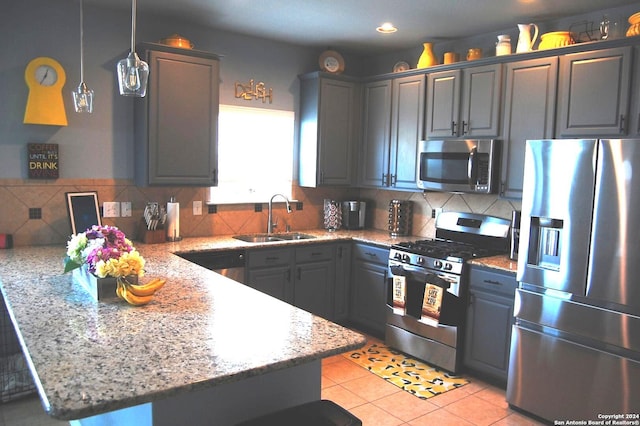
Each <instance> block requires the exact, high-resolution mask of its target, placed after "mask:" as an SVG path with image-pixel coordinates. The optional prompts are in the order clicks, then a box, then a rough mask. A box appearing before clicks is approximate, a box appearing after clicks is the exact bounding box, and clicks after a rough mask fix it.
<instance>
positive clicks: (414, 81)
mask: <svg viewBox="0 0 640 426" xmlns="http://www.w3.org/2000/svg"><path fill="white" fill-rule="evenodd" d="M363 90H364V96H363V98H364V106H363V111H364V112H363V130H362V149H361V155H360V168H359V172H360V173H359V179H358V183H359V184H360V186H372V187H383V188H390V189H417V186H416V158H417V147H418V141H419V140H420V139H422V138H423V137H424V104H425V102H424V93H425V77H424V75H422V74H419V75H414V76H407V77H401V78H395V79H390V80H382V81H375V82H370V83H367V84H365V85H364V88H363Z"/></svg>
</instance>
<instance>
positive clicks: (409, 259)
mask: <svg viewBox="0 0 640 426" xmlns="http://www.w3.org/2000/svg"><path fill="white" fill-rule="evenodd" d="M402 261H403V262H404V263H409V262H410V261H411V256H409V255H408V254H403V255H402Z"/></svg>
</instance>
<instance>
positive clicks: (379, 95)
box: [358, 80, 391, 187]
mask: <svg viewBox="0 0 640 426" xmlns="http://www.w3.org/2000/svg"><path fill="white" fill-rule="evenodd" d="M363 100H364V112H363V116H362V121H363V122H362V142H361V143H362V145H361V149H360V157H359V166H360V167H359V172H358V184H359V185H360V186H372V187H381V186H386V182H387V180H388V179H387V173H388V167H389V140H390V137H391V81H390V80H383V81H376V82H372V83H367V84H365V85H364V87H363Z"/></svg>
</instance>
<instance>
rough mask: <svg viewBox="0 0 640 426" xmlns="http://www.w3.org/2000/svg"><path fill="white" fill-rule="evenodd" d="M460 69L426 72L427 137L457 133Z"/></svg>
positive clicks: (451, 135)
mask: <svg viewBox="0 0 640 426" xmlns="http://www.w3.org/2000/svg"><path fill="white" fill-rule="evenodd" d="M461 79H462V71H461V70H452V71H441V72H435V73H430V74H427V108H426V114H427V118H426V120H425V121H426V125H427V128H426V135H427V137H428V138H437V137H454V136H457V135H458V131H459V130H458V125H459V117H460V84H461Z"/></svg>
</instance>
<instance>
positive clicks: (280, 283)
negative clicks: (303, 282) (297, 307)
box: [247, 265, 291, 302]
mask: <svg viewBox="0 0 640 426" xmlns="http://www.w3.org/2000/svg"><path fill="white" fill-rule="evenodd" d="M247 282H248V285H249V287H251V288H255V289H256V290H258V291H261V292H263V293H266V294H268V295H270V296H273V297H275V298H277V299H280V300H283V301H285V302H291V297H289V295H288V293H289V291H288V287H289V283H290V282H291V268H290V267H289V266H288V265H287V266H273V267H271V268H255V269H249V271H248V272H247Z"/></svg>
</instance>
